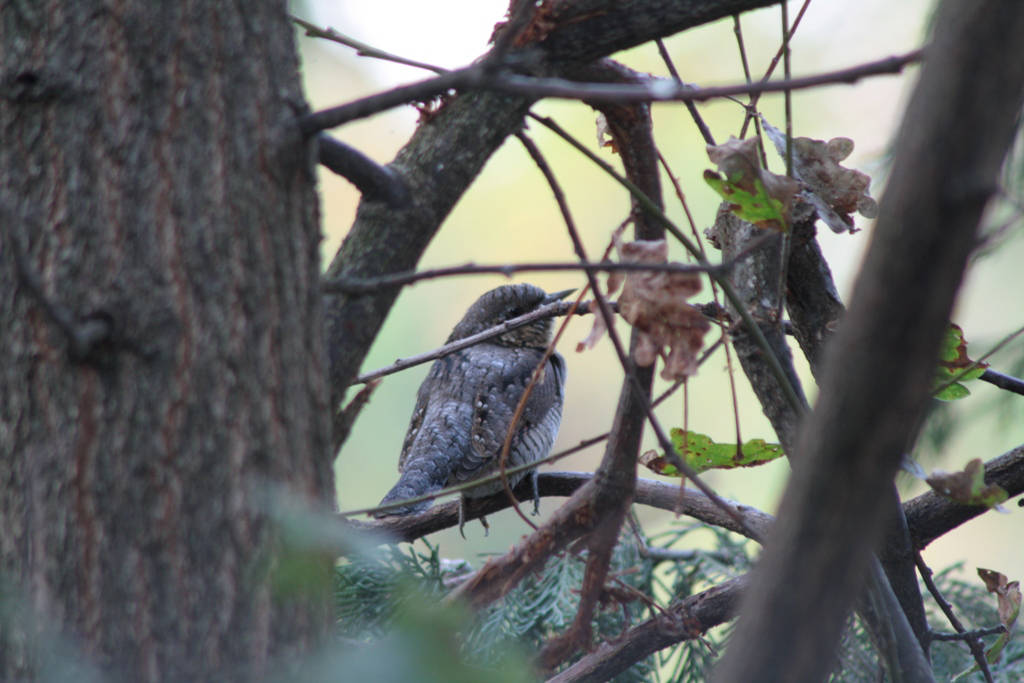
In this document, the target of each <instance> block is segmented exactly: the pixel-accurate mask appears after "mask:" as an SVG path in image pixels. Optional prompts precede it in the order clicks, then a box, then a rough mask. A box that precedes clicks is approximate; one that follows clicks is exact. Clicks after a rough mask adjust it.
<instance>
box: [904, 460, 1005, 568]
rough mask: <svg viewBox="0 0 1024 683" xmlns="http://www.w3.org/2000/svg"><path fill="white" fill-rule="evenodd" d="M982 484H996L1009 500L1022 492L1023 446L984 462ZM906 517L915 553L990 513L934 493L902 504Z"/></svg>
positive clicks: (978, 507) (982, 508) (984, 508)
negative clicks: (1004, 491) (959, 527)
mask: <svg viewBox="0 0 1024 683" xmlns="http://www.w3.org/2000/svg"><path fill="white" fill-rule="evenodd" d="M985 483H986V484H998V485H999V486H1001V487H1003V488H1004V489H1006V492H1007V493H1008V494H1010V497H1013V496H1018V495H1020V494H1021V493H1024V445H1021V446H1017V447H1016V448H1014V449H1013V450H1011V451H1008V452H1007V453H1004V454H1003V455H1001V456H999V457H998V458H994V459H993V460H989V461H988V462H986V463H985ZM903 508H904V510H906V515H907V526H908V527H909V528H910V538H911V541H912V543H913V546H914V548H915V549H917V550H922V549H924V548H925V547H927V546H928V544H929V543H931V542H932V541H934V540H935V539H937V538H939V537H940V536H943V535H945V534H946V533H948V532H950V531H952V530H953V529H955V528H957V527H958V526H960V525H961V524H963V523H965V522H967V521H969V520H972V519H974V518H975V517H978V516H980V515H983V514H985V513H986V512H988V511H989V509H988V508H986V507H983V506H976V505H963V504H961V503H957V502H954V501H952V500H950V499H949V498H945V497H943V496H941V495H939V494H938V493H936V492H934V491H928V492H927V493H922V494H921V495H920V496H917V497H916V498H913V499H911V500H909V501H907V502H906V503H904V505H903Z"/></svg>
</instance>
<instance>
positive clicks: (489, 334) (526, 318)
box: [353, 301, 585, 384]
mask: <svg viewBox="0 0 1024 683" xmlns="http://www.w3.org/2000/svg"><path fill="white" fill-rule="evenodd" d="M571 307H572V303H570V302H566V301H556V302H555V303H551V304H548V305H547V306H542V307H541V308H538V309H537V310H535V311H530V312H529V313H525V314H523V315H521V316H519V317H518V318H512V319H511V320H506V321H505V322H503V323H501V324H500V325H495V326H494V327H492V328H491V329H489V330H484V331H483V332H478V333H477V334H473V335H470V336H468V337H465V338H464V339H459V340H458V341H454V342H452V343H450V344H445V345H444V346H441V347H438V348H436V349H434V350H433V351H428V352H426V353H421V354H418V355H415V356H410V357H408V358H400V359H398V360H396V361H395V362H394V363H392V364H391V365H389V366H387V367H384V368H380V369H378V370H374V371H372V372H367V373H366V374H363V375H359V377H357V378H356V379H355V381H354V382H353V384H363V383H366V382H369V381H370V380H372V379H377V378H378V377H384V376H385V375H391V374H394V373H396V372H399V371H401V370H407V369H408V368H411V367H413V366H416V365H421V364H423V363H429V362H430V361H432V360H437V359H438V358H444V357H445V356H448V355H451V354H453V353H455V352H456V351H460V350H462V349H465V348H468V347H470V346H473V345H475V344H479V343H480V342H484V341H487V340H488V339H493V338H494V337H500V336H501V335H503V334H505V333H506V332H508V331H509V330H514V329H515V328H517V327H522V326H523V325H528V324H530V323H532V322H533V321H535V320H540V319H541V318H553V317H555V316H559V315H566V314H567V313H568V311H569V310H570V308H571ZM584 313H585V312H584V311H580V312H578V314H579V315H583V314H584Z"/></svg>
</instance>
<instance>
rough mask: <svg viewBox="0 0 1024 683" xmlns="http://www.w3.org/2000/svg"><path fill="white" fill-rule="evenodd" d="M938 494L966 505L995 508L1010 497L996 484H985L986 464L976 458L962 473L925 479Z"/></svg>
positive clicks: (937, 474)
mask: <svg viewBox="0 0 1024 683" xmlns="http://www.w3.org/2000/svg"><path fill="white" fill-rule="evenodd" d="M925 481H927V482H928V485H929V486H931V487H932V488H933V489H935V491H936V492H937V493H940V494H942V495H943V496H945V497H947V498H949V499H950V500H953V501H956V502H957V503H962V504H964V505H984V506H985V507H989V508H991V507H995V506H997V505H999V503H1002V502H1003V501H1004V500H1006V499H1007V498H1008V497H1009V495H1008V494H1007V493H1006V491H1005V490H1004V489H1003V488H1002V487H1001V486H998V485H996V484H986V483H985V464H984V463H983V462H982V461H981V460H980V459H979V458H975V459H974V460H971V461H970V462H968V463H967V465H965V466H964V469H963V470H962V471H960V472H934V473H932V475H931V476H930V477H928V478H927V479H925Z"/></svg>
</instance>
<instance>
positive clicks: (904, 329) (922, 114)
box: [715, 0, 1024, 681]
mask: <svg viewBox="0 0 1024 683" xmlns="http://www.w3.org/2000/svg"><path fill="white" fill-rule="evenodd" d="M935 25H936V31H935V38H934V42H933V43H932V45H931V46H930V48H929V49H928V52H927V57H926V61H925V66H924V68H923V70H922V73H921V79H920V82H919V84H918V86H917V88H916V90H915V93H914V96H913V98H912V100H911V103H910V105H909V107H908V110H907V113H906V116H905V118H904V125H903V127H902V129H901V131H900V135H899V138H898V141H897V145H896V153H895V157H894V158H895V162H894V166H893V170H892V174H891V176H890V181H889V186H888V188H887V190H886V193H885V196H884V198H883V200H882V204H881V210H880V216H879V220H878V224H877V227H876V230H875V235H874V239H873V242H872V245H871V247H870V249H869V252H868V255H867V259H866V262H865V267H864V270H863V272H862V273H861V274H860V276H859V277H858V280H857V284H856V286H855V288H854V293H853V296H852V299H851V306H850V310H849V312H848V314H847V317H846V318H845V319H844V322H843V324H842V325H841V326H840V329H839V331H838V332H837V334H836V336H835V338H834V339H833V341H832V344H831V345H830V347H829V349H828V350H827V352H826V363H825V373H824V377H823V380H822V383H821V395H820V398H819V400H818V404H817V406H816V407H815V410H814V413H813V415H812V417H811V418H810V419H809V420H808V421H807V424H806V425H805V426H804V428H803V429H802V433H801V436H800V438H799V440H798V454H799V455H798V457H797V458H796V459H795V462H796V467H795V470H794V476H793V478H792V480H791V482H790V485H789V486H788V488H787V491H786V493H785V495H784V498H783V502H782V505H781V507H780V511H779V515H778V519H779V521H778V523H777V524H776V525H775V526H774V527H773V529H772V533H771V534H770V535H769V538H768V541H767V543H766V548H765V553H764V555H763V556H762V559H761V562H760V563H759V565H758V567H757V569H756V570H755V572H754V577H753V582H752V585H751V590H750V591H749V592H748V593H747V595H746V597H745V600H744V603H743V607H742V609H741V616H740V619H739V622H738V625H737V630H736V632H735V633H734V634H733V637H732V639H731V641H730V647H729V649H728V650H727V651H726V653H725V656H724V657H723V659H722V662H721V663H720V665H719V667H718V669H717V670H716V674H715V680H718V681H749V680H764V681H776V680H778V681H783V680H785V681H796V680H798V681H804V680H820V679H822V678H823V677H824V676H825V674H826V673H827V672H828V669H829V666H830V665H831V661H832V660H831V657H832V652H833V651H834V648H835V644H836V642H837V641H838V638H839V634H840V631H841V628H842V625H843V621H844V617H845V615H846V614H847V612H848V610H849V608H850V605H851V603H852V601H853V599H854V596H855V595H856V594H857V591H858V590H859V589H860V587H861V586H862V585H863V580H864V576H865V570H866V568H867V566H868V561H869V558H870V551H871V549H872V547H873V546H874V545H875V543H877V541H878V540H879V533H880V531H881V526H882V524H883V522H884V518H885V512H886V511H885V509H884V508H883V507H881V506H877V505H874V504H873V501H874V499H875V498H876V497H877V495H878V492H879V491H880V490H882V488H883V487H888V486H891V482H892V477H893V475H894V474H895V472H896V470H897V468H898V466H899V461H900V457H901V456H902V454H903V453H904V452H905V449H906V448H907V446H908V445H909V443H910V442H911V441H912V439H913V438H914V436H915V433H916V430H917V427H918V425H919V424H920V421H921V415H922V413H923V410H924V407H925V405H926V401H927V400H928V395H929V390H930V384H931V377H932V373H933V366H934V359H935V357H936V355H937V351H938V346H939V339H940V336H941V333H942V331H943V329H944V327H945V325H946V321H947V320H948V316H949V312H950V309H951V307H952V302H953V297H954V295H955V293H956V290H957V287H958V286H959V283H960V279H961V277H962V273H963V269H964V267H965V265H966V260H967V256H968V255H969V253H970V251H971V248H972V246H973V244H974V243H975V239H976V230H977V225H978V222H979V219H980V217H981V212H982V210H983V209H984V207H985V204H986V202H987V200H988V198H989V197H990V195H991V194H992V192H993V191H994V190H995V187H996V176H997V173H998V171H999V168H1000V164H1001V162H1002V159H1003V157H1004V155H1005V153H1006V150H1007V149H1008V148H1009V144H1010V140H1011V139H1012V135H1013V132H1014V128H1015V125H1016V120H1017V117H1018V114H1019V112H1020V110H1021V104H1022V99H1024V87H1022V84H1024V50H1022V47H1021V45H1020V41H1019V40H1018V39H1017V37H1018V36H1019V35H1020V33H1021V31H1024V6H1021V5H1020V3H1018V2H1015V1H1014V0H989V1H986V2H973V3H964V2H957V1H952V2H945V3H943V4H942V6H941V7H940V9H939V12H938V16H937V19H936V24H935ZM994 63H998V64H999V65H1000V68H999V69H992V68H990V66H991V64H994ZM979 131H982V134H979Z"/></svg>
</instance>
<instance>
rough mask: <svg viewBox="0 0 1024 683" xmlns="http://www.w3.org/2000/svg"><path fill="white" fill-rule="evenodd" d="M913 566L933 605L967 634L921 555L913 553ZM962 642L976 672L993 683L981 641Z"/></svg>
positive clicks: (968, 639)
mask: <svg viewBox="0 0 1024 683" xmlns="http://www.w3.org/2000/svg"><path fill="white" fill-rule="evenodd" d="M914 564H916V565H917V571H918V573H919V574H920V575H921V580H922V581H924V585H925V586H926V587H927V588H928V592H929V593H931V594H932V597H933V598H935V603H936V604H937V605H938V606H939V609H941V610H942V613H943V614H945V615H946V619H948V620H949V623H950V625H951V626H952V627H953V629H954V630H955V631H956V632H957V633H967V629H965V628H964V625H963V624H962V623H960V620H959V619H958V618H957V616H956V614H955V613H954V612H953V606H952V605H950V604H949V602H948V601H947V600H946V598H945V597H944V596H943V595H942V592H941V591H939V587H938V586H936V585H935V582H934V581H933V580H932V568H931V567H929V566H928V565H927V564H925V562H924V558H922V557H921V553H919V552H916V553H914ZM964 642H965V643H967V647H969V648H970V650H971V654H972V655H974V661H975V662H976V663H977V665H978V670H979V671H981V673H982V675H983V676H984V677H985V680H986V681H987V682H988V683H993V680H992V672H991V671H989V668H988V661H987V660H986V659H985V650H984V649H983V648H982V645H981V641H980V640H978V639H977V638H973V639H970V638H965V639H964Z"/></svg>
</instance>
